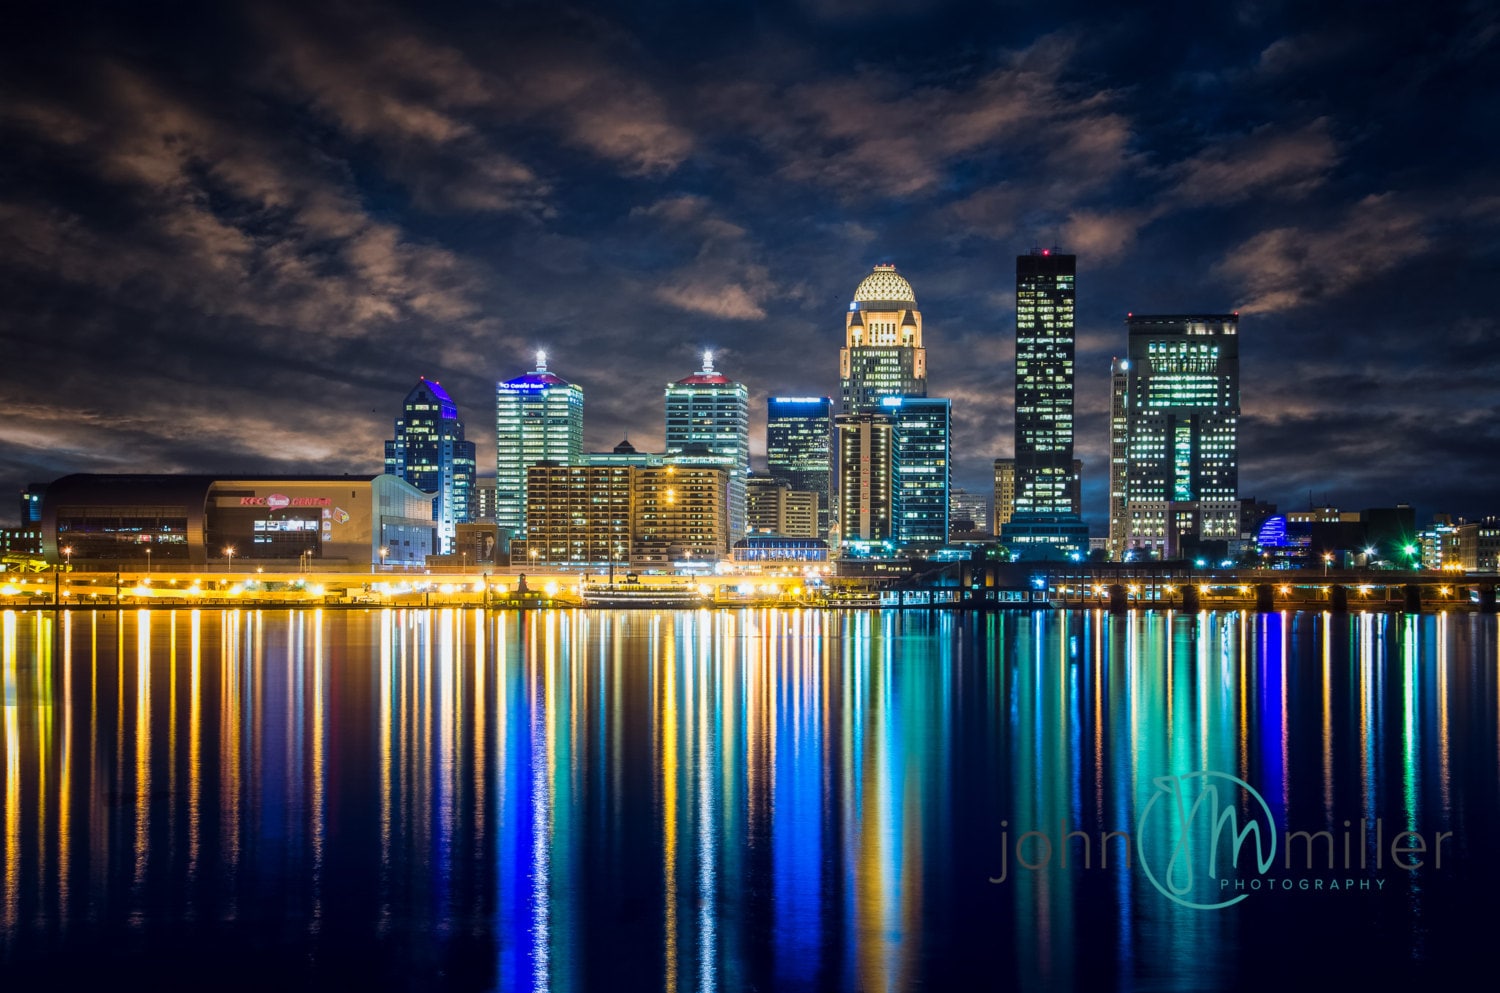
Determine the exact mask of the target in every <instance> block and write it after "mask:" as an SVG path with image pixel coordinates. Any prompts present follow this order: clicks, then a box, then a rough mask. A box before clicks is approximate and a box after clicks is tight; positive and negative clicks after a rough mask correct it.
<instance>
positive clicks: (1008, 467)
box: [995, 459, 1016, 535]
mask: <svg viewBox="0 0 1500 993" xmlns="http://www.w3.org/2000/svg"><path fill="white" fill-rule="evenodd" d="M1015 514H1016V460H1015V459H996V460H995V534H997V535H998V534H999V533H1000V531H1001V529H1002V528H1004V527H1005V525H1007V524H1009V523H1010V519H1011V518H1012V517H1014V516H1015Z"/></svg>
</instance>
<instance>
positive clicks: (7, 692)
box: [0, 610, 21, 942]
mask: <svg viewBox="0 0 1500 993" xmlns="http://www.w3.org/2000/svg"><path fill="white" fill-rule="evenodd" d="M4 623H5V633H4V639H5V640H4V644H5V665H4V677H3V679H4V685H3V687H0V688H3V690H4V699H3V700H0V704H3V706H4V707H5V915H4V923H5V937H6V939H7V942H8V941H9V938H10V935H11V934H12V933H13V932H14V931H15V927H16V920H17V918H18V917H19V915H20V908H21V729H20V726H19V719H18V715H17V709H18V707H17V704H16V612H15V611H13V610H7V611H6V612H5V621H4Z"/></svg>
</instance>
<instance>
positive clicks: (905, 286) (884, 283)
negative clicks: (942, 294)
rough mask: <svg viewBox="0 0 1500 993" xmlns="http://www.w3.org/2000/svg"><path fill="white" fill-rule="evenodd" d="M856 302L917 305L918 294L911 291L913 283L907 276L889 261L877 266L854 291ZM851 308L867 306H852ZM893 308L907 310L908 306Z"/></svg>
mask: <svg viewBox="0 0 1500 993" xmlns="http://www.w3.org/2000/svg"><path fill="white" fill-rule="evenodd" d="M854 303H856V304H872V303H889V304H903V305H907V306H911V307H915V306H916V305H917V295H916V294H915V293H913V292H912V291H911V284H910V283H908V282H907V281H906V277H905V276H903V275H901V274H900V273H899V272H897V271H896V267H895V266H893V265H890V264H889V263H887V264H885V265H878V266H876V267H875V270H874V271H873V272H871V273H870V274H869V275H868V276H866V277H865V278H864V281H863V282H861V283H860V284H859V286H858V287H857V288H856V289H855V291H854ZM849 309H850V310H855V309H865V308H855V307H853V306H851V307H850V308H849ZM892 309H895V310H905V309H906V306H901V307H894V308H892Z"/></svg>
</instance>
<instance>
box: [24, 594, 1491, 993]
mask: <svg viewBox="0 0 1500 993" xmlns="http://www.w3.org/2000/svg"><path fill="white" fill-rule="evenodd" d="M3 625H4V630H3V637H4V648H3V691H4V712H3V722H0V743H3V750H0V777H3V795H0V813H3V818H0V856H3V863H0V865H3V876H0V989H5V990H9V989H32V988H49V989H70V988H75V987H80V986H83V985H84V984H85V983H87V984H89V985H90V986H94V987H104V988H111V989H132V988H141V989H176V988H193V989H272V990H275V989H278V988H280V989H301V988H320V989H342V988H354V987H363V988H365V989H434V988H446V989H504V990H557V991H567V990H635V989H641V990H657V989H661V990H679V991H689V990H699V991H708V990H724V991H740V990H916V989H925V990H969V989H1081V990H1108V989H1246V990H1249V989H1256V990H1261V989H1266V988H1267V987H1280V988H1283V989H1303V988H1320V987H1324V988H1327V987H1331V988H1342V987H1345V986H1353V985H1356V984H1361V985H1367V986H1372V987H1378V988H1384V989H1390V988H1402V987H1406V988H1413V989H1418V988H1425V987H1426V986H1427V984H1429V983H1431V982H1432V981H1442V980H1451V979H1454V978H1455V977H1457V976H1458V975H1459V974H1460V973H1462V972H1463V971H1464V970H1465V969H1472V968H1482V969H1484V970H1486V972H1487V971H1488V963H1489V962H1490V961H1491V960H1492V959H1493V956H1494V946H1495V944H1496V942H1497V935H1496V925H1497V923H1500V913H1497V911H1496V906H1497V904H1496V896H1497V893H1500V891H1497V883H1500V857H1497V852H1496V850H1495V845H1494V842H1495V841H1496V840H1497V839H1500V721H1497V711H1500V680H1497V668H1500V641H1497V625H1500V621H1497V619H1496V618H1495V617H1481V616H1470V615H1441V616H1436V617H1433V616H1427V617H1402V616H1400V615H1374V614H1352V615H1349V616H1347V617H1344V616H1336V615H1334V616H1330V615H1324V614H1307V613H1303V614H1266V615H1254V614H1238V613H1206V614H1202V615H1191V616H1183V615H1173V614H1165V613H1163V614H1156V613H1136V614H1132V615H1130V616H1128V617H1121V618H1110V617H1107V616H1105V615H1103V614H1100V613H1091V612H1067V613H1065V612H1061V611H1042V612H1037V613H1012V614H1002V615H989V616H964V615H957V614H946V613H944V614H920V613H908V614H898V613H896V612H858V611H854V612H847V613H844V612H807V611H799V610H763V611H752V610H746V611H742V612H708V611H702V612H696V613H695V612H659V613H646V612H630V613H625V612H620V613H612V612H600V611H557V612H543V613H534V614H529V615H520V614H514V613H499V614H492V615H490V616H488V617H486V615H485V614H484V613H482V612H477V611H464V610H433V611H422V610H385V611H380V610H370V611H347V612H346V611H340V612H330V613H321V612H306V613H287V612H277V611H265V612H256V611H212V610H205V611H201V612H200V611H179V612H165V611H158V612H144V611H143V612H131V611H125V612H121V613H118V614H116V613H109V612H98V613H89V612H75V613H64V614H61V615H58V616H57V617H53V616H52V615H51V614H47V613H31V612H5V613H4V614H3ZM1201 773H1210V774H1212V775H1208V776H1204V775H1197V774H1201ZM1231 777H1232V778H1231ZM1195 800H1196V801H1202V802H1201V803H1199V806H1197V807H1194V806H1193V803H1194V802H1195ZM1215 801H1218V806H1217V807H1215V806H1214V803H1215ZM1195 810H1196V811H1198V812H1199V813H1200V814H1201V816H1199V817H1198V818H1197V819H1196V820H1193V819H1191V815H1192V814H1193V812H1194V811H1195ZM1225 812H1227V813H1228V814H1229V815H1230V816H1231V817H1232V818H1234V820H1233V823H1231V824H1230V825H1229V833H1228V834H1224V833H1221V834H1220V838H1221V839H1223V838H1229V837H1230V836H1231V835H1232V834H1233V832H1234V831H1236V830H1240V831H1246V830H1247V829H1246V827H1245V826H1246V825H1247V824H1248V825H1255V827H1254V828H1253V829H1250V831H1248V832H1247V834H1246V837H1247V839H1248V842H1247V844H1246V845H1245V846H1242V849H1241V851H1240V854H1241V855H1242V858H1241V859H1240V861H1239V865H1238V866H1237V867H1228V866H1227V862H1225V864H1224V867H1223V871H1221V872H1215V871H1213V868H1214V867H1213V866H1211V865H1210V863H1209V860H1208V857H1207V849H1206V847H1205V846H1204V845H1203V844H1197V846H1196V847H1192V846H1191V845H1189V844H1187V843H1186V842H1192V841H1193V840H1194V839H1197V841H1199V842H1201V841H1202V840H1203V837H1204V830H1205V825H1210V824H1211V823H1216V822H1212V821H1211V818H1212V817H1214V816H1216V815H1218V814H1223V813H1225ZM1345 822H1348V823H1347V826H1346V823H1345ZM1377 825H1378V827H1377ZM1362 826H1363V830H1362ZM1261 829H1263V830H1261ZM1377 830H1378V831H1379V837H1380V841H1379V845H1378V847H1377V844H1376V841H1375V834H1376V831H1377ZM1296 831H1304V832H1307V833H1308V835H1314V834H1316V833H1318V832H1324V831H1326V832H1328V833H1327V835H1325V836H1323V837H1322V838H1313V839H1311V847H1312V855H1311V867H1310V868H1309V864H1308V863H1309V856H1308V855H1307V851H1306V850H1307V848H1308V847H1309V845H1308V844H1307V843H1306V842H1302V841H1298V840H1296V839H1290V840H1289V839H1287V838H1286V837H1285V836H1284V832H1296ZM1073 832H1081V834H1072V837H1071V838H1069V837H1068V835H1070V834H1071V833H1073ZM1102 832H1119V833H1118V834H1117V835H1115V836H1114V837H1111V838H1101V833H1102ZM1402 832H1416V835H1415V836H1413V835H1406V836H1404V838H1402V839H1399V840H1398V842H1397V843H1398V844H1404V845H1405V847H1407V848H1411V847H1415V846H1416V844H1417V840H1418V839H1420V841H1421V843H1422V845H1425V846H1426V851H1425V852H1417V853H1412V852H1409V851H1408V852H1405V853H1399V852H1398V853H1393V852H1392V850H1391V846H1392V839H1393V838H1394V837H1395V836H1397V835H1400V834H1402ZM1278 833H1283V836H1282V837H1280V838H1278V837H1276V835H1277V834H1278ZM1325 839H1326V840H1325ZM1265 842H1271V843H1273V844H1275V845H1276V847H1275V848H1274V851H1273V852H1272V853H1271V859H1270V861H1269V862H1268V864H1267V865H1266V867H1264V868H1262V867H1261V866H1260V863H1258V862H1257V861H1256V859H1255V855H1257V854H1259V853H1260V852H1261V849H1258V848H1255V845H1257V844H1262V843H1265ZM1229 847H1232V846H1229ZM1288 852H1290V853H1291V855H1290V857H1291V862H1290V863H1289V864H1288V863H1287V862H1286V859H1287V857H1288ZM1064 855H1066V857H1067V865H1066V866H1064V865H1063V864H1062V861H1063V856H1064ZM1377 857H1378V859H1379V863H1380V864H1379V865H1377ZM1438 857H1441V866H1439V865H1438V864H1437V860H1438ZM1219 858H1220V861H1221V862H1224V852H1223V851H1220V853H1219ZM1419 858H1420V859H1421V860H1422V861H1423V865H1422V867H1421V868H1418V869H1408V868H1404V867H1402V866H1401V865H1400V864H1395V863H1399V860H1400V859H1405V860H1406V861H1407V862H1408V863H1409V862H1410V861H1413V860H1415V859H1419ZM1105 859H1107V864H1101V863H1102V862H1103V861H1104V860H1105ZM1329 859H1332V860H1333V862H1334V863H1335V865H1334V867H1333V868H1332V869H1330V868H1329V867H1328V861H1329ZM1216 877H1217V878H1216ZM992 879H997V880H1001V881H999V882H992V881H991V880H992ZM1153 880H1155V882H1153ZM1346 884H1347V885H1346ZM1241 885H1243V889H1240V888H1238V887H1240V886H1241ZM1174 897H1175V899H1174ZM1235 899H1238V900H1239V902H1237V903H1234V904H1233V905H1231V906H1226V907H1222V908H1218V909H1200V907H1203V906H1207V905H1212V904H1215V903H1219V902H1227V901H1230V900H1235ZM1481 974H1484V973H1481Z"/></svg>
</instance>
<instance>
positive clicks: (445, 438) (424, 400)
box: [385, 378, 476, 554]
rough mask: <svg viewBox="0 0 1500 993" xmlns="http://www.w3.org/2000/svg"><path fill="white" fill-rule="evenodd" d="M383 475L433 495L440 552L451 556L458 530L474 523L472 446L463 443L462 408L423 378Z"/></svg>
mask: <svg viewBox="0 0 1500 993" xmlns="http://www.w3.org/2000/svg"><path fill="white" fill-rule="evenodd" d="M385 471H386V472H387V473H389V474H390V475H392V476H399V477H400V478H401V479H404V480H406V481H407V482H408V483H411V484H412V485H413V486H415V487H416V488H417V489H419V490H422V491H423V492H424V493H431V494H433V498H432V519H433V520H434V521H436V522H437V532H438V547H439V548H440V549H441V550H442V551H443V553H444V554H447V553H449V552H452V551H453V538H454V535H455V534H456V533H457V528H458V525H460V524H467V523H468V522H469V521H470V520H471V519H472V503H471V501H472V499H473V496H474V485H475V481H476V478H475V477H476V468H475V458H474V443H473V442H472V441H465V440H464V426H463V423H462V422H461V421H459V419H458V406H457V405H456V404H455V403H454V402H453V398H452V397H450V396H449V395H448V393H447V391H446V390H444V389H443V387H442V386H441V385H439V384H438V383H435V382H432V381H430V380H428V379H426V378H423V379H422V380H420V381H419V382H418V383H417V385H416V386H414V387H413V388H412V390H411V392H410V393H408V394H406V400H405V401H403V403H402V405H401V416H400V417H398V418H396V430H395V437H394V438H393V439H391V440H390V441H387V442H386V443H385Z"/></svg>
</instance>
